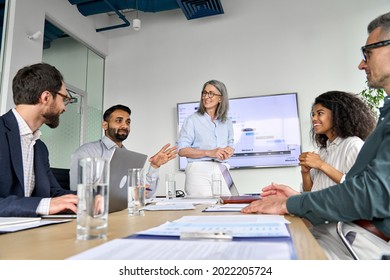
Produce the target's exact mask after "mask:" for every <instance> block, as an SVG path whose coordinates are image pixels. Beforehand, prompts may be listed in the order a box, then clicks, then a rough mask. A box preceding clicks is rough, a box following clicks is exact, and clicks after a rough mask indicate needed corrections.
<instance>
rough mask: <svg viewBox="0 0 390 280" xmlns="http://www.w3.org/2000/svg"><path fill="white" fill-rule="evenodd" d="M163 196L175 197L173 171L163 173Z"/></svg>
mask: <svg viewBox="0 0 390 280" xmlns="http://www.w3.org/2000/svg"><path fill="white" fill-rule="evenodd" d="M165 197H166V198H168V199H172V198H175V197H176V178H175V174H174V173H168V174H166V175H165Z"/></svg>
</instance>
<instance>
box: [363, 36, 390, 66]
mask: <svg viewBox="0 0 390 280" xmlns="http://www.w3.org/2000/svg"><path fill="white" fill-rule="evenodd" d="M387 45H390V40H385V41H380V42H376V43H373V44H369V45H365V46H363V47H362V48H361V49H362V54H363V60H364V62H367V54H366V51H367V50H370V49H376V48H380V47H384V46H387Z"/></svg>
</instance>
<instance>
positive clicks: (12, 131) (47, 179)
mask: <svg viewBox="0 0 390 280" xmlns="http://www.w3.org/2000/svg"><path fill="white" fill-rule="evenodd" d="M34 170H35V188H34V191H33V193H32V194H31V197H25V196H24V179H23V177H24V175H23V159H22V148H21V144H20V132H19V126H18V123H17V121H16V118H15V115H14V114H13V112H12V111H11V110H10V111H9V112H8V113H6V114H4V115H3V116H1V117H0V217H34V216H37V214H36V209H37V207H38V204H39V202H40V201H41V199H42V198H48V197H55V196H61V195H65V194H70V193H75V192H72V191H68V190H65V189H63V188H61V186H60V185H59V184H58V182H57V180H56V179H55V177H54V175H53V173H52V172H51V170H50V166H49V152H48V150H47V147H46V145H45V144H44V143H43V142H42V141H41V140H37V141H36V143H35V145H34Z"/></svg>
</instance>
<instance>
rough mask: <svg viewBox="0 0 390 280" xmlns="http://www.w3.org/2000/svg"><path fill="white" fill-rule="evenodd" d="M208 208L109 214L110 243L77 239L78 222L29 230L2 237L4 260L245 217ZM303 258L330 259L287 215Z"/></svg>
mask: <svg viewBox="0 0 390 280" xmlns="http://www.w3.org/2000/svg"><path fill="white" fill-rule="evenodd" d="M204 208H205V205H200V206H197V208H196V209H195V210H181V211H145V216H140V217H130V216H128V215H127V210H123V211H119V212H115V213H111V214H109V220H108V236H107V239H106V240H76V219H74V220H72V221H71V222H67V223H62V224H53V225H48V226H43V227H38V228H33V229H29V230H24V231H19V232H14V233H6V234H1V235H0V259H3V260H62V259H66V258H68V257H71V256H73V255H75V254H78V253H81V252H83V251H85V250H87V249H90V248H93V247H95V246H98V245H100V244H102V243H104V242H107V241H109V240H112V239H116V238H122V237H126V236H129V235H131V234H134V233H136V232H138V231H141V230H146V229H148V228H151V227H155V226H158V225H160V224H163V223H165V222H166V221H173V220H177V219H179V218H181V217H183V216H186V215H224V214H225V215H243V214H241V213H221V212H219V213H204V212H202V210H203V209H204ZM286 219H288V220H289V221H290V222H291V224H290V231H291V236H292V239H293V243H294V246H295V250H296V253H297V256H298V258H299V259H302V260H322V259H326V256H325V254H324V252H323V250H322V249H321V247H320V246H319V244H318V243H317V241H316V240H315V239H314V237H313V236H312V235H311V233H310V231H309V230H308V228H307V227H306V225H305V224H304V223H303V221H302V219H301V218H298V217H292V216H286Z"/></svg>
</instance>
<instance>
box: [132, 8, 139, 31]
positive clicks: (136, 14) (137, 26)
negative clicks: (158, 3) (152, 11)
mask: <svg viewBox="0 0 390 280" xmlns="http://www.w3.org/2000/svg"><path fill="white" fill-rule="evenodd" d="M135 9H136V13H135V19H133V29H134V30H136V31H138V30H140V29H141V20H140V19H139V18H138V1H135Z"/></svg>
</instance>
